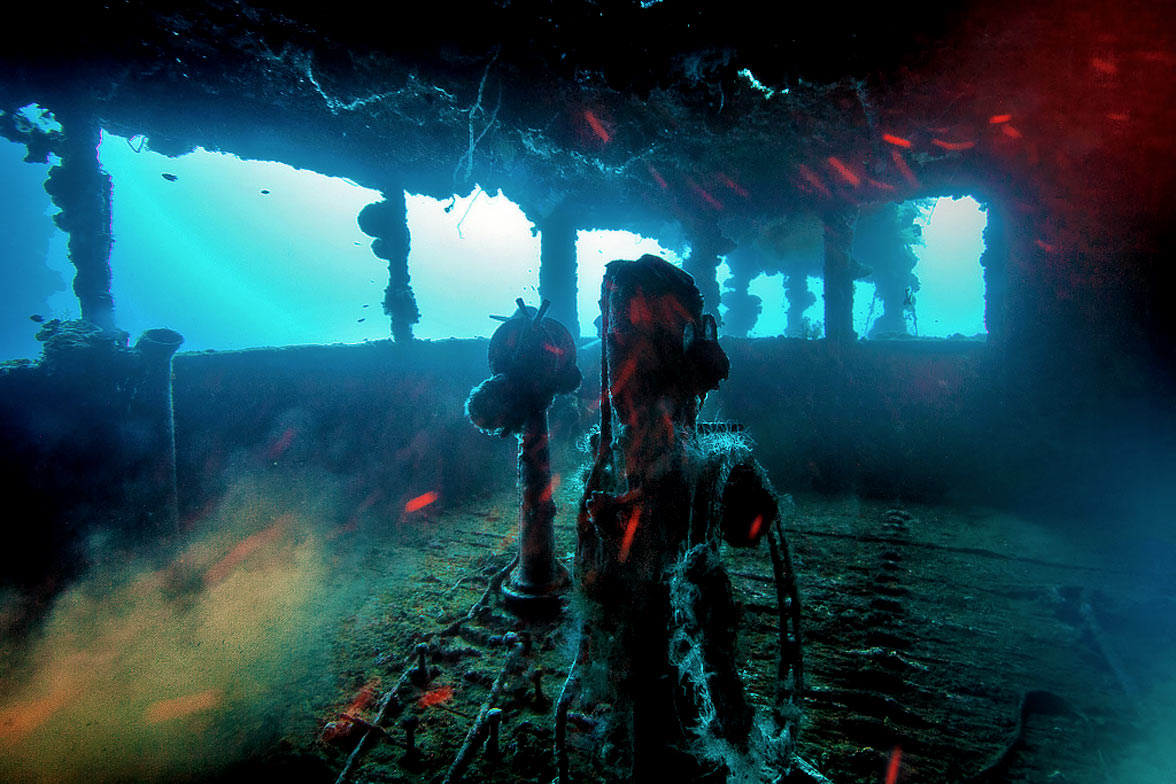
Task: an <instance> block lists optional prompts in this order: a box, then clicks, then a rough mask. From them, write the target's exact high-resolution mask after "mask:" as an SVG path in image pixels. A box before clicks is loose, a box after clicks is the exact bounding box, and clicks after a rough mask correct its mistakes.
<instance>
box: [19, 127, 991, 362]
mask: <svg viewBox="0 0 1176 784" xmlns="http://www.w3.org/2000/svg"><path fill="white" fill-rule="evenodd" d="M23 154H24V148H23V146H22V145H18V144H14V143H10V142H3V143H0V171H2V172H3V178H4V181H5V182H6V183H7V184H8V185H9V187H8V188H6V189H5V191H4V195H3V197H0V198H2V199H3V201H2V202H0V237H2V238H0V249H2V250H3V253H4V255H5V256H6V257H7V258H8V259H9V261H8V262H7V263H6V264H5V265H3V267H2V268H0V357H3V358H21V357H24V358H34V357H36V356H37V355H38V354H39V351H40V346H39V344H38V343H37V341H36V340H35V339H34V337H33V336H34V335H35V333H36V331H37V329H38V325H37V324H36V323H35V322H34V321H31V320H30V319H29V317H30V316H34V315H36V316H40V317H43V318H45V319H49V318H76V317H77V315H78V308H77V301H76V299H75V298H74V297H73V296H72V292H71V291H70V284H71V283H72V278H73V274H72V267H71V266H70V265H69V262H68V258H67V249H66V237H65V235H64V234H63V233H62V232H60V231H59V230H57V229H56V227H55V226H54V225H53V223H52V220H51V218H50V217H49V215H50V214H52V213H53V212H54V211H55V208H54V207H53V205H52V204H51V203H50V201H49V198H48V196H47V195H46V194H45V192H44V189H43V187H42V183H43V181H44V178H45V176H46V175H47V172H48V168H49V166H48V165H47V164H26V163H23V162H22V160H21V158H22V156H23ZM99 155H100V159H101V161H102V164H103V166H104V168H105V169H106V171H107V172H108V173H109V174H110V175H111V177H112V180H113V188H114V191H113V218H112V232H113V236H114V246H113V249H112V253H111V268H112V275H113V279H112V293H113V295H114V298H115V307H116V319H117V321H118V324H119V325H120V326H121V327H122V328H123V329H126V330H127V331H128V332H130V333H131V334H132V336H136V335H138V334H139V333H141V332H142V331H143V330H146V329H150V328H153V327H169V328H171V329H175V330H178V331H179V332H180V333H182V334H183V335H184V336H185V344H184V348H185V349H186V350H201V349H235V348H246V347H252V346H267V345H289V344H298V343H335V342H343V343H357V342H362V341H365V340H380V339H384V338H387V337H388V334H389V326H388V320H387V317H386V316H385V315H384V314H383V312H382V308H381V302H382V300H383V296H384V288H385V285H386V282H387V269H386V264H385V262H383V261H381V260H380V259H378V258H376V257H375V256H374V255H373V254H372V252H371V249H370V242H371V238H370V237H368V236H366V235H365V234H363V232H362V231H360V229H359V227H358V225H357V224H356V216H357V215H358V213H359V211H360V210H361V209H362V208H363V207H364V206H365V205H367V204H369V203H371V202H373V201H377V200H379V199H380V198H381V196H380V194H379V193H378V192H377V191H374V190H372V189H369V188H364V187H361V186H359V185H357V184H355V183H353V182H350V181H347V180H343V179H339V178H332V177H326V176H323V175H321V174H317V173H315V172H310V171H304V170H298V169H294V168H292V167H290V166H287V165H285V164H280V163H274V162H265V161H251V160H241V159H240V158H237V157H236V156H233V155H228V154H224V153H219V152H210V151H206V150H203V149H197V150H196V151H194V152H192V153H189V154H187V155H183V156H180V157H178V158H168V157H165V156H163V155H160V154H158V153H155V152H152V151H151V149H150V144H149V140H148V143H147V144H143V140H142V139H140V138H135V139H130V140H128V139H125V138H123V137H119V136H116V135H113V134H104V135H103V141H102V144H101V147H100V149H99ZM165 174H166V175H167V176H166V177H165V176H164V175H165ZM408 220H409V226H410V229H411V232H412V251H411V254H410V257H409V271H410V274H411V276H412V285H413V290H414V292H415V294H416V298H417V302H418V306H419V308H420V312H421V320H420V323H419V324H417V325H416V327H415V330H414V332H415V334H416V336H417V337H420V338H425V339H442V338H448V337H475V336H488V335H489V334H491V333H492V332H493V329H494V327H495V326H496V322H494V321H492V320H491V319H490V318H488V316H489V315H490V314H492V313H505V312H508V311H509V310H510V309H511V308H512V306H513V302H514V300H515V298H516V297H520V296H521V297H523V298H524V299H526V300H528V301H535V300H537V299H538V261H539V242H540V239H539V236H538V234H537V232H536V231H535V227H534V225H533V224H532V223H531V222H530V221H529V220H528V219H527V218H526V216H525V215H524V214H523V213H522V211H521V210H520V209H519V208H518V206H517V205H515V204H514V203H512V202H511V201H510V200H509V199H507V198H506V197H505V196H502V195H498V194H489V193H483V192H481V191H475V192H474V193H473V194H471V195H470V196H467V197H465V198H457V199H451V200H448V201H438V200H435V199H431V198H428V197H425V196H415V195H409V196H408ZM984 220H985V217H984V213H983V211H982V210H981V208H980V205H979V204H977V203H976V201H975V200H973V199H970V198H964V199H958V200H953V199H948V198H943V199H939V200H938V201H937V202H936V203H935V206H934V210H933V211H929V212H925V213H924V215H923V217H922V218H921V219H920V222H921V224H922V226H923V232H924V234H923V236H924V244H923V245H920V246H915V248H914V250H915V253H916V255H917V256H918V257H919V264H918V265H917V267H916V268H915V274H916V275H918V277H919V279H920V283H921V288H920V291H919V292H918V297H917V307H918V318H919V324H918V326H919V334H920V335H921V336H926V337H936V336H949V335H952V334H956V333H959V334H963V335H967V336H973V335H979V334H983V333H984V283H983V277H982V269H981V268H980V266H979V263H978V259H979V256H980V253H981V252H982V251H983V240H982V238H981V232H982V231H983V227H984ZM675 248H676V250H678V251H681V254H679V253H677V252H675V250H674V249H671V248H667V247H664V246H663V245H661V244H659V243H658V242H657V241H656V240H655V239H651V238H645V237H640V236H638V235H635V234H632V233H630V232H624V231H582V232H580V234H579V237H578V242H577V252H578V259H579V274H580V278H579V293H578V303H577V304H578V309H579V321H580V332H581V334H583V335H585V336H590V335H592V334H594V333H595V327H594V326H593V320H594V318H595V317H596V315H597V299H598V297H599V287H600V281H601V278H602V275H603V270H604V265H605V264H606V263H607V262H608V261H610V260H612V259H615V258H637V257H639V256H640V255H642V254H643V253H655V254H658V255H661V256H663V257H665V258H667V259H669V260H670V261H672V262H674V263H676V264H681V262H682V257H683V256H685V255H687V254H688V253H689V247H688V246H686V245H685V244H684V243H680V242H679V243H676V244H675ZM729 276H730V271H729V269H728V268H727V267H726V265H725V263H724V264H722V265H721V266H720V267H719V271H718V278H719V283H720V285H723V284H724V283H725V281H726V279H727V278H728V277H729ZM808 284H809V288H810V290H811V291H812V292H813V293H814V294H815V295H816V302H815V304H813V305H812V306H811V307H810V308H808V309H807V310H806V311H805V316H806V317H807V318H808V319H809V320H810V321H811V322H812V323H813V324H816V325H820V324H821V322H822V319H823V315H824V314H823V309H824V308H823V297H822V295H821V281H820V279H819V278H809V280H808ZM749 292H750V293H752V294H754V295H756V296H758V297H760V299H761V300H762V302H763V312H762V314H761V316H760V318H759V320H758V321H757V323H756V324H755V326H754V327H753V329H752V330H751V332H750V334H751V335H752V336H753V337H768V336H774V335H780V334H782V333H783V331H784V325H785V320H786V303H785V301H784V291H783V278H782V276H781V275H780V274H778V273H777V274H762V275H760V276H758V277H757V278H755V279H754V280H752V282H751V285H750V287H749ZM880 312H881V306H880V303H877V302H875V301H874V293H873V284H872V283H871V282H869V280H868V279H867V280H864V281H858V282H857V283H856V285H855V304H854V328H855V330H856V331H857V332H858V334H859V335H864V334H866V333H867V332H868V329H869V325H870V323H871V319H872V318H876V316H877V314H879V313H880Z"/></svg>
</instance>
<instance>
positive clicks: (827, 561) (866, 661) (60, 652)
mask: <svg viewBox="0 0 1176 784" xmlns="http://www.w3.org/2000/svg"><path fill="white" fill-rule="evenodd" d="M568 473H571V472H568ZM579 492H580V488H579V487H578V485H577V482H576V480H575V479H568V480H565V481H564V482H562V483H561V485H560V487H559V489H558V490H557V492H556V500H557V502H558V504H559V514H558V517H557V520H556V540H557V553H558V554H559V555H560V557H561V558H562V559H564V560H565V562H567V563H570V560H571V554H572V551H573V549H574V540H573V536H574V534H573V518H574V514H575V507H576V501H577V499H578V494H579ZM340 498H341V495H340V494H339V492H338V488H337V487H336V486H334V485H333V484H332V482H330V481H328V480H325V479H324V480H322V481H319V482H307V481H306V480H305V479H304V478H299V479H298V481H294V480H293V479H292V478H291V477H287V476H278V475H274V476H266V477H253V478H250V479H242V480H239V481H238V482H237V483H235V484H234V485H233V486H231V488H230V490H229V492H228V493H227V494H226V495H225V496H224V497H223V498H222V499H221V500H220V502H219V503H218V504H217V505H216V507H215V508H213V509H211V510H206V512H205V514H204V516H203V517H202V518H200V519H199V520H190V521H187V524H188V530H189V534H188V537H187V540H186V542H185V544H184V546H183V547H182V548H180V550H179V552H178V553H175V554H173V557H172V558H171V559H170V560H167V561H160V560H158V559H157V560H155V561H152V562H148V561H145V560H142V561H135V560H127V559H125V558H124V557H122V555H120V554H115V553H111V554H110V555H109V557H108V558H107V559H106V560H104V561H103V560H99V561H98V565H97V566H96V567H95V568H94V569H92V570H91V572H90V573H89V574H88V575H87V576H85V577H84V578H83V579H82V580H81V581H80V582H79V583H78V584H76V585H75V586H73V587H72V588H70V589H69V590H67V591H66V592H64V593H63V594H62V595H61V597H60V598H59V599H58V600H57V603H56V604H55V606H54V607H53V608H52V610H50V612H49V613H48V614H47V616H46V620H45V621H44V623H43V624H42V626H41V627H40V628H39V629H38V630H36V632H35V633H34V634H33V635H32V637H31V639H30V640H28V641H27V642H26V644H25V645H24V646H22V647H21V648H19V649H16V648H14V647H12V646H11V644H9V647H8V648H6V650H5V652H4V655H5V675H6V677H5V679H4V683H5V687H4V691H3V693H2V694H0V774H2V775H0V777H2V778H3V779H4V780H6V781H13V782H41V781H67V782H68V781H174V780H186V781H239V780H248V779H256V777H257V776H259V775H273V774H275V773H280V774H281V775H283V776H284V777H286V778H287V779H288V780H293V781H333V780H335V779H336V778H337V777H338V776H339V774H340V773H341V772H342V771H343V770H344V768H345V767H346V768H347V770H348V775H347V780H348V781H356V782H417V781H442V780H443V779H444V778H445V776H446V774H447V772H448V771H449V770H450V768H451V767H452V766H453V764H454V761H455V759H457V757H458V755H459V751H460V749H461V748H462V746H463V742H464V741H465V739H466V736H467V733H468V732H469V731H470V729H471V727H473V726H474V724H475V721H476V719H477V717H478V715H479V713H480V711H481V709H482V708H483V707H484V706H485V705H487V704H488V701H489V697H490V695H491V692H492V690H493V688H494V686H495V684H496V683H497V685H498V688H497V690H496V696H495V699H494V700H493V701H492V702H493V704H492V705H489V707H497V708H500V709H501V710H502V711H503V713H502V725H501V729H500V733H499V734H500V738H499V743H498V748H499V755H498V756H497V757H494V756H492V755H488V754H487V753H486V751H485V749H484V748H482V747H483V746H484V740H483V739H482V738H481V737H479V738H477V739H476V741H477V742H476V743H474V744H473V745H474V747H475V748H474V751H475V752H476V753H474V754H473V755H472V756H471V757H470V758H469V766H468V768H467V769H466V770H465V772H464V773H465V775H464V780H467V781H486V782H516V781H519V782H548V781H551V780H552V779H553V778H554V777H555V772H556V771H555V759H554V753H553V744H554V738H553V727H554V709H553V702H554V700H555V699H556V698H558V696H559V691H560V687H561V685H562V683H563V680H564V677H565V676H566V674H567V672H568V668H569V666H570V665H571V663H572V661H573V659H574V656H575V651H574V644H575V637H576V617H577V613H576V603H575V601H574V599H573V600H572V601H571V602H570V606H569V607H568V608H567V609H565V610H564V612H563V613H562V614H560V615H557V616H554V617H550V618H547V619H534V620H524V619H519V618H516V617H515V616H514V615H512V614H511V613H509V612H507V611H506V609H505V608H503V607H502V605H501V602H500V601H499V599H498V596H497V592H496V591H494V590H491V591H490V592H489V593H490V595H489V599H490V602H489V606H488V609H486V610H485V611H484V612H480V613H476V614H475V616H474V617H472V618H469V619H468V620H464V621H462V619H463V618H466V617H467V615H468V613H469V610H470V608H471V607H472V606H474V605H475V604H476V603H477V602H478V601H479V599H480V598H482V597H483V595H484V594H485V593H486V591H487V588H488V587H492V586H491V583H492V581H493V580H494V578H495V576H496V575H499V574H500V573H501V571H502V569H503V567H504V566H506V565H507V564H508V563H509V562H510V560H511V558H512V557H513V555H514V553H515V550H516V548H517V541H516V534H517V519H518V518H517V514H518V512H517V500H516V496H515V493H514V492H512V491H507V492H501V493H496V494H493V495H489V496H485V497H482V498H477V499H474V500H472V501H470V502H468V503H465V504H463V505H461V506H446V505H445V504H444V501H443V499H442V500H437V499H435V500H433V501H430V502H429V503H423V504H422V505H421V506H420V507H419V508H418V509H416V510H414V511H413V512H411V513H407V514H406V515H404V516H403V518H402V519H400V520H398V521H395V522H394V523H392V522H388V521H385V520H379V519H376V518H375V517H374V516H372V517H368V516H365V514H359V515H358V516H356V515H355V514H352V513H351V512H348V513H347V514H340V507H341V506H342V504H341V501H340ZM787 529H788V534H789V539H790V542H791V545H792V550H793V555H794V558H795V560H796V568H797V574H798V576H799V580H800V588H801V599H802V604H803V608H802V609H803V632H804V650H805V669H806V674H807V686H808V689H807V693H806V696H805V700H804V705H803V707H804V717H803V720H802V724H801V735H800V743H799V752H800V756H802V757H803V758H804V759H806V760H808V761H810V762H811V763H813V764H814V765H815V766H816V767H817V768H819V769H820V770H821V771H822V772H823V773H824V774H825V775H826V776H828V777H829V778H830V780H832V781H834V782H863V783H864V782H876V781H881V780H884V778H885V775H886V770H887V765H888V764H889V762H890V760H891V759H893V758H895V757H898V758H900V760H901V762H900V772H901V775H900V778H899V780H902V781H905V780H911V781H914V780H922V781H969V780H977V781H979V780H990V781H1013V782H1031V781H1097V780H1101V779H1102V778H1103V777H1110V778H1111V780H1118V781H1147V780H1164V779H1165V778H1166V777H1170V776H1171V775H1172V762H1171V761H1170V756H1169V755H1166V754H1165V750H1166V749H1167V746H1166V743H1167V741H1166V740H1164V739H1165V738H1167V737H1169V735H1170V733H1169V732H1168V731H1167V730H1170V728H1171V719H1170V717H1169V716H1168V712H1167V711H1166V710H1165V709H1164V705H1165V704H1166V702H1165V700H1166V699H1167V697H1168V696H1170V695H1171V693H1172V690H1173V684H1174V683H1176V677H1174V676H1176V672H1174V671H1173V667H1172V665H1171V663H1170V662H1168V661H1167V659H1166V658H1165V657H1164V656H1163V655H1162V652H1163V651H1165V650H1170V649H1171V645H1172V643H1173V642H1176V625H1174V624H1173V623H1172V621H1171V620H1170V619H1171V618H1172V617H1173V615H1172V613H1171V609H1172V603H1173V597H1174V595H1176V585H1174V584H1173V582H1172V577H1171V575H1172V572H1171V571H1170V569H1168V568H1167V566H1168V564H1167V562H1166V561H1165V560H1164V555H1163V553H1164V549H1163V548H1164V547H1165V546H1166V544H1165V543H1162V542H1159V543H1156V542H1153V543H1150V544H1149V543H1146V542H1134V543H1124V542H1121V541H1117V540H1115V539H1114V537H1113V536H1111V535H1110V532H1107V531H1103V532H1102V533H1097V532H1092V533H1090V534H1089V535H1086V536H1076V535H1075V534H1074V533H1073V530H1071V531H1070V532H1069V533H1068V534H1066V535H1065V536H1063V535H1062V534H1061V533H1060V531H1061V529H1060V528H1055V527H1051V526H1049V525H1047V524H1039V523H1035V522H1033V521H1030V520H1026V519H1022V518H1015V517H1011V516H1009V515H1004V514H998V513H994V512H989V511H986V510H977V509H959V508H954V507H949V506H936V505H914V504H906V505H899V504H894V503H883V502H878V501H868V500H862V499H858V498H850V497H843V498H821V497H809V498H800V499H797V511H796V513H795V514H794V515H793V516H792V518H791V519H790V520H789V521H788V524H787ZM93 547H94V548H95V550H96V552H98V551H100V550H101V543H97V542H96V543H94V544H93ZM1141 553H1143V554H1145V555H1141ZM1145 556H1146V557H1145ZM724 558H725V561H726V564H727V568H728V571H729V573H730V575H731V579H732V582H733V584H734V586H735V589H736V595H737V598H738V600H739V609H738V614H739V618H738V621H739V624H740V628H741V634H742V637H741V645H740V649H739V656H740V659H741V661H740V674H741V677H742V678H743V680H744V684H745V687H746V688H747V691H748V693H749V697H750V699H751V700H752V701H753V703H755V704H756V705H757V706H759V707H762V708H765V709H767V708H769V707H770V705H771V703H772V699H773V695H774V693H775V688H776V684H775V674H776V659H777V646H778V640H779V637H778V629H777V622H778V621H777V608H776V604H775V591H774V587H773V585H772V584H771V574H772V570H771V564H770V561H769V557H768V554H767V552H766V548H759V549H756V550H730V551H727V552H725V553H724ZM512 633H513V635H514V636H513V637H512V636H511V635H512ZM519 639H524V640H525V641H526V642H527V645H526V646H525V647H524V648H523V649H522V650H523V651H524V652H523V654H522V655H521V656H515V657H513V658H512V655H511V650H513V649H514V648H513V647H512V646H513V645H514V643H512V640H513V641H517V640H519ZM421 645H423V646H424V648H423V649H422V648H418V646H421ZM422 654H423V657H424V660H425V669H424V670H423V671H422V670H420V659H421V655H422ZM393 691H395V699H394V700H391V701H389V700H387V699H386V698H387V697H388V695H389V693H390V692H393ZM385 703H387V704H388V705H387V707H386V708H385V709H384V711H383V714H382V715H381V712H380V709H381V707H382V706H383V705H384V704H385ZM572 711H573V720H572V721H570V722H569V737H568V748H569V757H570V762H571V772H572V777H573V780H577V781H598V780H609V778H608V777H609V773H608V768H607V765H606V764H605V762H604V761H603V760H602V754H601V738H600V737H598V735H599V727H600V726H602V725H603V724H604V723H605V721H606V719H607V717H608V714H609V706H607V705H583V704H574V705H573V706H572ZM408 717H413V718H412V719H411V720H409V721H408V722H406V718H408ZM414 721H415V722H416V726H415V728H414V734H415V738H414V748H415V752H410V751H409V749H408V747H407V743H406V739H407V738H406V735H407V733H406V724H412V723H413V722H414ZM372 725H377V726H378V729H372ZM1166 728H1167V729H1166ZM365 734H367V735H369V737H368V738H367V740H366V741H365V742H364V743H363V747H362V749H361V750H360V752H359V753H358V754H355V755H354V757H353V758H352V759H351V762H350V765H348V759H349V757H352V752H353V751H354V750H355V748H356V746H357V745H358V744H359V743H360V739H361V738H362V737H363V736H364V735H365ZM896 749H897V750H898V751H897V754H896ZM454 780H456V779H454Z"/></svg>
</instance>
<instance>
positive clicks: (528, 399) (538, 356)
mask: <svg viewBox="0 0 1176 784" xmlns="http://www.w3.org/2000/svg"><path fill="white" fill-rule="evenodd" d="M516 304H517V305H518V310H517V311H516V312H515V314H514V315H513V316H511V317H510V318H508V319H505V321H504V322H503V324H502V326H500V327H499V328H498V329H497V330H496V331H495V332H494V336H493V337H492V338H491V339H490V351H489V355H490V356H489V359H490V370H491V372H492V373H494V375H493V376H492V377H490V378H488V379H486V380H485V381H483V382H482V383H481V384H479V385H478V386H477V387H476V388H474V390H473V391H471V392H470V397H469V400H467V401H466V414H467V416H469V418H470V420H471V421H472V422H473V423H474V424H475V425H477V426H478V427H479V428H480V429H482V430H483V431H484V432H487V433H492V434H495V435H500V436H503V437H505V436H507V435H512V434H514V435H517V436H518V439H519V494H520V504H519V565H518V567H517V568H516V569H515V570H514V573H513V574H512V575H511V576H510V578H509V579H508V580H507V581H506V583H505V584H504V585H503V587H502V592H503V595H504V596H505V598H506V600H507V604H508V606H510V607H511V608H513V609H514V610H516V611H518V612H532V611H543V610H550V609H552V608H555V607H558V606H559V603H558V600H559V596H560V595H561V594H563V593H564V591H566V590H567V588H568V586H569V585H570V584H571V575H570V574H569V573H568V570H567V568H566V567H564V565H563V564H561V563H560V562H559V561H558V560H557V559H556V557H555V529H554V520H555V502H554V500H553V499H552V495H553V491H554V485H553V484H552V477H551V458H550V450H549V449H548V443H547V442H548V432H547V408H548V406H550V405H551V403H552V400H553V399H554V397H555V395H557V394H566V393H569V392H573V391H575V390H576V388H577V387H579V386H580V370H579V368H577V367H576V344H575V342H574V341H573V340H572V337H571V335H570V334H569V333H568V331H567V329H566V328H564V326H563V325H562V324H560V323H559V322H558V321H555V320H553V319H548V318H545V317H544V316H545V314H546V313H547V308H548V306H549V305H550V303H549V302H548V301H547V300H544V301H543V304H542V305H540V307H539V309H538V311H536V310H535V309H534V308H528V307H527V306H526V304H524V302H523V300H522V299H521V298H520V299H518V300H516Z"/></svg>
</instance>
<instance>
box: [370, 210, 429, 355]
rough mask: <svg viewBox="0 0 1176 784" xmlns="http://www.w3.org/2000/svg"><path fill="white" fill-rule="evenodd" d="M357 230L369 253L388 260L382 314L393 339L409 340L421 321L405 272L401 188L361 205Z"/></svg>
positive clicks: (406, 238) (405, 231)
mask: <svg viewBox="0 0 1176 784" xmlns="http://www.w3.org/2000/svg"><path fill="white" fill-rule="evenodd" d="M357 222H358V223H359V228H360V230H362V231H363V233H364V234H366V235H368V236H369V237H374V238H375V239H374V240H372V253H374V254H375V255H376V257H377V258H380V259H384V260H385V261H387V262H388V287H387V288H386V289H385V290H384V313H385V314H386V315H387V316H388V318H389V320H390V321H391V322H392V324H391V326H392V339H393V340H395V341H396V342H397V343H403V342H408V341H411V340H412V325H413V324H415V323H417V322H418V321H420V320H421V314H420V311H419V310H418V309H417V304H416V297H415V296H414V295H413V293H412V285H411V282H410V280H409V274H408V252H409V250H410V248H411V245H412V238H411V236H410V234H409V230H408V205H407V203H406V201H405V196H404V191H403V190H402V189H395V190H394V191H392V195H391V196H389V195H388V192H387V191H386V192H385V195H384V200H383V201H377V202H373V203H371V204H369V205H368V206H366V207H364V208H363V209H362V210H360V212H359V217H358V218H357Z"/></svg>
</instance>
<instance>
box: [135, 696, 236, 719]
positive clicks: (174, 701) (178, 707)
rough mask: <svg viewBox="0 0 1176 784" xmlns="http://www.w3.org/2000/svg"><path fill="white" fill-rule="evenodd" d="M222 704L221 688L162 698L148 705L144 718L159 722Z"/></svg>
mask: <svg viewBox="0 0 1176 784" xmlns="http://www.w3.org/2000/svg"><path fill="white" fill-rule="evenodd" d="M220 704H221V693H220V690H219V689H209V690H208V691H202V692H198V693H196V694H185V695H184V696H183V697H172V698H171V699H170V700H160V701H159V702H153V703H151V704H150V705H148V706H147V715H146V716H145V717H144V720H145V721H146V722H147V723H148V724H159V723H161V722H165V721H171V720H172V719H179V718H182V717H184V716H189V715H191V714H193V713H199V712H201V711H206V710H211V709H213V708H215V707H217V706H219V705H220Z"/></svg>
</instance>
